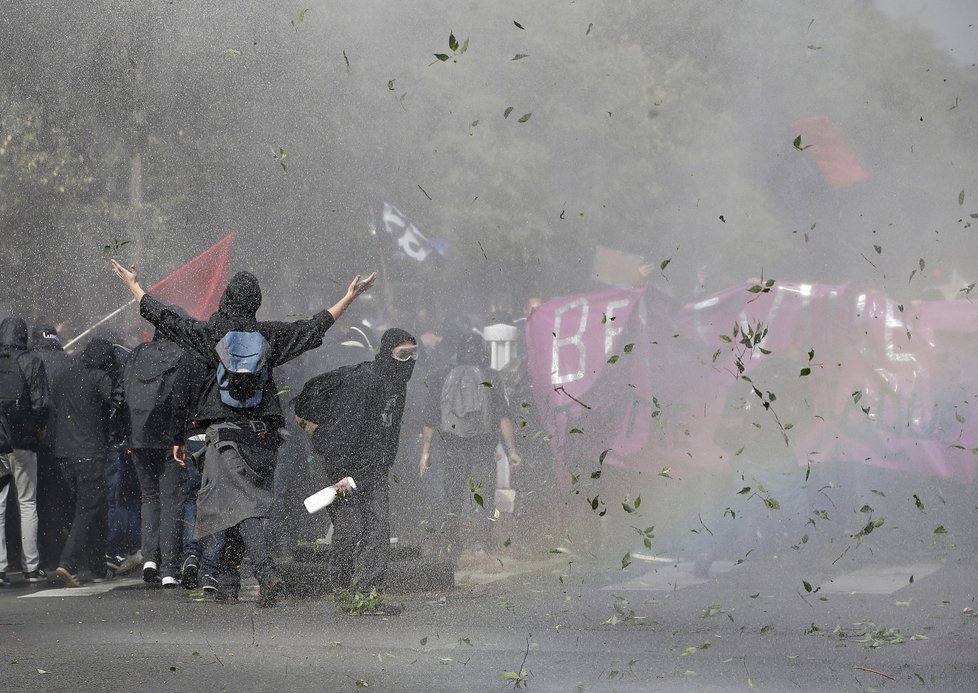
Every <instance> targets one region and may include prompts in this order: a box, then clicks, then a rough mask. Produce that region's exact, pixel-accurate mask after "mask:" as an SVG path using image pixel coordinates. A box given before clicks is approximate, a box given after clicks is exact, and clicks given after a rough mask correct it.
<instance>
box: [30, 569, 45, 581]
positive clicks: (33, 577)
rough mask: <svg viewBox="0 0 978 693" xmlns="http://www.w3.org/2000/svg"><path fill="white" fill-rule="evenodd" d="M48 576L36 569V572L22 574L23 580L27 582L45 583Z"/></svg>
mask: <svg viewBox="0 0 978 693" xmlns="http://www.w3.org/2000/svg"><path fill="white" fill-rule="evenodd" d="M47 579H48V574H47V573H45V572H44V571H43V570H41V569H40V568H38V569H37V570H31V571H30V572H27V573H24V580H25V581H27V582H33V583H37V582H47Z"/></svg>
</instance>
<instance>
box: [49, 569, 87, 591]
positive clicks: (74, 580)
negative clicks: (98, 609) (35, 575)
mask: <svg viewBox="0 0 978 693" xmlns="http://www.w3.org/2000/svg"><path fill="white" fill-rule="evenodd" d="M54 574H55V575H57V576H58V577H59V578H61V582H63V583H65V587H81V582H79V581H78V573H72V572H71V571H70V570H68V569H67V568H65V567H64V566H58V569H57V570H56V571H54Z"/></svg>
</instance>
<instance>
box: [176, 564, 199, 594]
mask: <svg viewBox="0 0 978 693" xmlns="http://www.w3.org/2000/svg"><path fill="white" fill-rule="evenodd" d="M199 574H200V562H199V561H198V560H197V557H196V556H187V560H185V561H184V562H183V568H181V570H180V584H181V585H183V587H184V589H188V590H192V589H195V588H196V587H197V582H198V575H199Z"/></svg>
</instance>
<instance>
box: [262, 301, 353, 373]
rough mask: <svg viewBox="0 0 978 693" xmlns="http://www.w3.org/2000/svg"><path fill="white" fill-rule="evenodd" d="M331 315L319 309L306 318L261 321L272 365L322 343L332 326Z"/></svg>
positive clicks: (277, 364)
mask: <svg viewBox="0 0 978 693" xmlns="http://www.w3.org/2000/svg"><path fill="white" fill-rule="evenodd" d="M333 322H335V321H334V320H333V316H332V314H331V313H330V312H329V311H328V310H321V311H319V312H318V313H316V315H314V316H313V317H311V318H309V319H308V320H296V321H295V322H262V323H261V325H262V327H263V328H266V329H263V330H262V332H263V333H264V334H265V336H266V338H270V339H269V341H270V342H271V344H272V365H274V366H281V365H282V364H283V363H287V362H289V361H291V360H292V359H294V358H295V357H297V356H300V355H302V354H304V353H305V352H307V351H309V350H310V349H315V348H317V347H319V346H321V345H322V343H323V335H325V334H326V330H328V329H329V328H330V327H332V326H333Z"/></svg>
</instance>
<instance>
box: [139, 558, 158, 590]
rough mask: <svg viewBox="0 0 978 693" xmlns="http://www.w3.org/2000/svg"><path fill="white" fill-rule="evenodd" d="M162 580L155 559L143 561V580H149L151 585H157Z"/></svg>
mask: <svg viewBox="0 0 978 693" xmlns="http://www.w3.org/2000/svg"><path fill="white" fill-rule="evenodd" d="M159 581H160V569H159V566H157V565H156V562H155V561H146V562H145V563H143V582H148V583H150V584H151V585H155V584H157V583H158V582H159Z"/></svg>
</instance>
